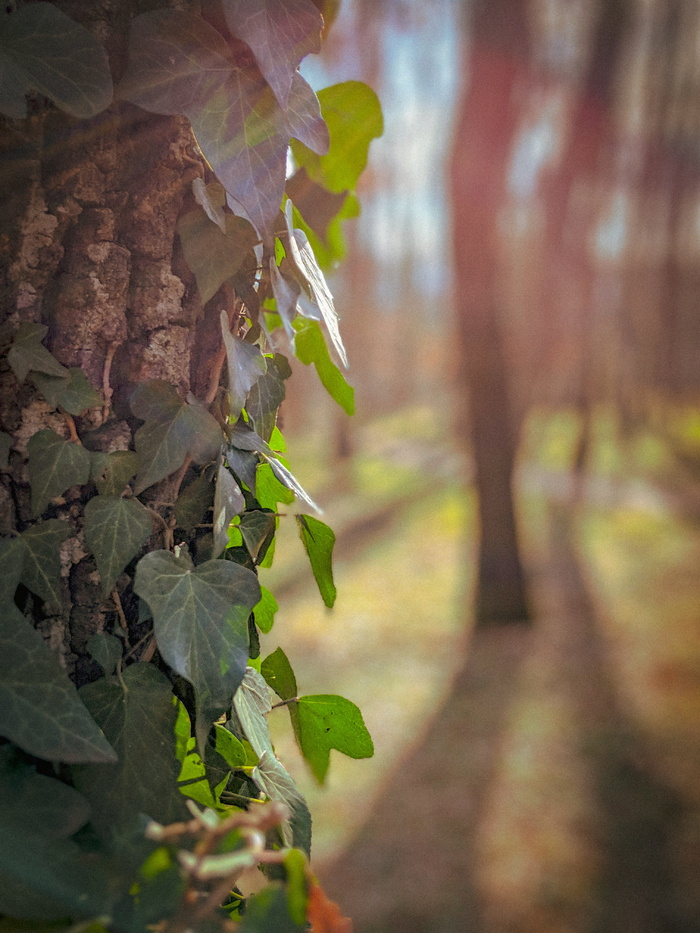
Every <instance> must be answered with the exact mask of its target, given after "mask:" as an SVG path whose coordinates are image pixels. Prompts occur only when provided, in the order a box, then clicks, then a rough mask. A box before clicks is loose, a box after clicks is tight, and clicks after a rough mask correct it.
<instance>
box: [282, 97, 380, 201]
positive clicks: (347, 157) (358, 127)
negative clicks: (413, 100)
mask: <svg viewBox="0 0 700 933" xmlns="http://www.w3.org/2000/svg"><path fill="white" fill-rule="evenodd" d="M318 99H319V101H320V103H321V113H322V115H323V117H324V119H325V121H326V124H327V125H328V132H329V134H330V147H329V149H328V152H327V153H326V154H325V155H320V156H319V155H316V153H314V152H312V151H311V150H310V149H308V148H307V147H306V146H304V145H303V143H299V142H296V141H295V140H293V141H292V152H293V153H294V159H295V161H296V163H297V165H298V166H300V167H303V168H305V169H306V171H307V173H308V175H309V177H310V178H313V180H314V181H316V182H318V184H320V185H323V186H324V187H325V188H327V189H328V190H329V191H334V192H336V193H340V192H341V191H345V190H346V189H347V190H350V191H352V190H353V189H354V188H355V185H356V184H357V179H358V178H359V177H360V175H361V173H362V171H363V169H364V168H365V166H366V165H367V154H368V151H369V144H370V143H371V141H372V140H373V139H374V138H375V137H377V136H381V135H382V133H383V132H384V121H383V119H382V110H381V107H380V105H379V100H378V99H377V95H376V94H375V93H374V91H373V90H372V89H371V88H370V87H368V86H367V85H366V84H363V83H362V82H361V81H346V82H344V83H343V84H334V85H333V86H332V87H327V88H324V90H322V91H319V94H318Z"/></svg>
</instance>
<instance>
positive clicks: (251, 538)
mask: <svg viewBox="0 0 700 933" xmlns="http://www.w3.org/2000/svg"><path fill="white" fill-rule="evenodd" d="M238 527H239V529H240V532H241V537H242V538H243V543H244V544H245V546H246V550H247V551H248V553H249V554H250V556H251V557H252V558H253V560H254V561H255V563H256V564H259V563H260V561H261V560H263V558H264V557H265V552H266V551H267V549H268V548H269V546H270V544H271V543H272V539H273V538H274V536H275V531H276V530H277V516H276V515H275V513H274V512H265V511H261V510H260V509H251V510H250V511H248V512H244V513H243V515H241V521H240V524H239V526H238Z"/></svg>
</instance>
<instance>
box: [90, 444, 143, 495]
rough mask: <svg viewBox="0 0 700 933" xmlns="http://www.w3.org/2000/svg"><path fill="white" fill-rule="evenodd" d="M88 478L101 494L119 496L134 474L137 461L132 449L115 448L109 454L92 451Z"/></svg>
mask: <svg viewBox="0 0 700 933" xmlns="http://www.w3.org/2000/svg"><path fill="white" fill-rule="evenodd" d="M92 457H93V462H92V469H91V472H90V478H91V479H92V480H93V482H94V483H95V486H96V487H97V491H98V492H99V493H100V495H101V496H119V495H121V493H122V492H124V487H125V486H126V484H127V483H128V482H129V481H130V480H131V479H133V477H134V476H136V471H137V470H138V466H139V462H138V458H137V456H136V454H135V453H134V451H133V450H115V451H113V452H112V453H111V454H100V453H93V455H92Z"/></svg>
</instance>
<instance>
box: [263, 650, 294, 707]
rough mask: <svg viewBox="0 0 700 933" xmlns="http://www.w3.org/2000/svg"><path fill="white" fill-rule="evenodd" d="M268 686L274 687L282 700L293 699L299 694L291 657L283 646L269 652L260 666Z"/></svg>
mask: <svg viewBox="0 0 700 933" xmlns="http://www.w3.org/2000/svg"><path fill="white" fill-rule="evenodd" d="M260 670H261V673H262V675H263V677H264V678H265V680H266V682H267V684H268V686H270V687H272V689H273V690H274V691H275V693H276V694H277V696H278V697H279V698H280V699H281V700H291V699H292V698H294V697H296V695H297V679H296V677H295V676H294V671H293V670H292V665H291V664H290V663H289V658H288V657H287V655H286V654H285V653H284V651H283V650H282V649H281V648H277V649H275V651H273V652H272V654H268V656H267V657H266V658H265V660H264V661H263V662H262V666H261V668H260Z"/></svg>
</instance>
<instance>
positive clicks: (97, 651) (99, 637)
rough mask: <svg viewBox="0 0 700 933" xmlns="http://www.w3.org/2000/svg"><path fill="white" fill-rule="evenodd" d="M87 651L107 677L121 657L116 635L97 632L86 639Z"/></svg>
mask: <svg viewBox="0 0 700 933" xmlns="http://www.w3.org/2000/svg"><path fill="white" fill-rule="evenodd" d="M87 650H88V651H89V652H90V654H91V655H92V656H93V658H94V659H95V660H96V661H97V663H98V664H99V665H100V667H101V668H102V670H103V671H104V672H105V674H106V675H107V676H108V677H109V676H111V675H112V674H113V673H114V671H115V669H116V667H117V663H118V662H119V660H120V658H121V656H122V643H121V641H120V640H119V639H118V638H117V637H116V635H109V634H107V633H106V632H98V633H97V634H96V635H92V636H91V637H90V638H89V639H88V643H87Z"/></svg>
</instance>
